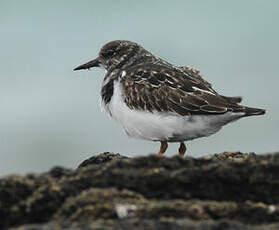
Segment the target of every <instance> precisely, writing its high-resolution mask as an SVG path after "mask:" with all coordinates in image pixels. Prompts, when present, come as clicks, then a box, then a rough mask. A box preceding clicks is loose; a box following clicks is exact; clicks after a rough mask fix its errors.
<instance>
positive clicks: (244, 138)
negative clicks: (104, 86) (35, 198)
mask: <svg viewBox="0 0 279 230" xmlns="http://www.w3.org/2000/svg"><path fill="white" fill-rule="evenodd" d="M278 28H279V1H277V0H268V1H264V0H246V1H243V0H237V1H236V0H234V1H221V0H219V1H217V0H210V1H209V0H208V1H203V0H192V1H183V0H181V1H159V0H157V1H148V0H141V1H114V0H111V1H93V0H92V1H70V0H64V1H63V0H61V1H54V0H48V1H42V0H41V1H39V0H28V1H20V0H18V1H15V0H1V1H0V63H1V64H0V66H1V68H0V175H6V174H11V173H26V172H43V171H46V170H48V169H50V168H51V167H53V166H55V165H61V166H66V167H71V168H74V167H76V166H77V165H78V164H79V163H81V162H82V161H83V160H85V159H87V158H89V157H90V156H92V155H94V154H97V153H101V152H106V151H114V152H119V153H121V154H124V155H127V156H137V155H147V154H150V153H155V152H157V151H158V149H159V143H153V142H147V141H140V140H134V139H130V138H128V137H127V136H126V134H125V133H124V131H123V130H122V128H121V127H120V126H119V125H118V124H116V123H115V122H114V121H112V120H111V119H110V118H109V117H108V115H107V114H105V113H104V112H101V110H100V105H99V92H100V87H101V83H102V80H103V77H104V72H103V70H97V69H96V70H92V71H80V72H73V71H72V69H73V68H74V67H76V66H77V65H79V64H82V63H84V62H86V61H89V60H91V59H93V58H95V57H96V56H97V53H98V51H99V48H100V47H101V46H102V45H103V44H105V43H106V42H108V41H111V40H116V39H125V40H131V41H135V42H138V43H139V44H141V45H143V46H144V47H145V48H146V49H148V50H150V51H151V52H153V53H154V54H156V55H157V56H159V57H161V58H164V59H166V60H167V61H169V62H171V63H174V64H177V65H189V66H193V67H195V68H198V69H200V70H201V73H202V74H203V76H204V77H205V79H206V80H208V81H209V82H211V83H212V84H213V86H214V88H215V89H216V90H217V91H219V92H220V93H222V94H225V95H230V96H233V95H235V96H238V95H240V96H243V98H244V100H243V104H245V105H249V106H251V107H259V108H265V109H267V115H265V116H258V117H249V118H244V119H242V120H240V121H238V122H236V123H233V124H230V125H228V126H226V127H224V128H223V129H222V130H221V131H220V132H219V133H217V134H215V135H214V136H211V137H209V138H201V139H197V140H194V141H191V142H188V143H187V147H188V152H187V154H188V155H189V156H193V157H197V156H202V155H205V154H209V153H219V152H223V151H238V150H240V151H243V152H256V153H266V152H273V151H278V150H279V143H278V142H279V141H278V128H279V106H278V104H279V102H278V99H279V97H278V83H279V80H278V79H279V71H278V68H279V67H278V65H279V29H278ZM177 148H178V144H170V146H169V149H168V152H167V153H166V155H167V156H172V155H174V154H176V153H177Z"/></svg>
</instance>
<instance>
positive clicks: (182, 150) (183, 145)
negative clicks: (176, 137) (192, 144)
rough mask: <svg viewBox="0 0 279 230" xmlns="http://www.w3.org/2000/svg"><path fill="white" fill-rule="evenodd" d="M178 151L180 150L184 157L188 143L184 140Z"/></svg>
mask: <svg viewBox="0 0 279 230" xmlns="http://www.w3.org/2000/svg"><path fill="white" fill-rule="evenodd" d="M178 152H179V155H180V156H181V157H183V156H184V154H185V153H186V145H185V144H184V143H183V142H181V143H180V147H179V149H178Z"/></svg>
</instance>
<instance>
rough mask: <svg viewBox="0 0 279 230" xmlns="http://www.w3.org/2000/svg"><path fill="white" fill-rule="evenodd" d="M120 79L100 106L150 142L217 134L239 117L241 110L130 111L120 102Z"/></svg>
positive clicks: (133, 135)
mask: <svg viewBox="0 0 279 230" xmlns="http://www.w3.org/2000/svg"><path fill="white" fill-rule="evenodd" d="M122 92H123V91H122V87H121V84H120V82H118V81H114V91H113V96H112V98H111V101H110V103H109V104H107V105H104V104H103V103H102V105H103V108H104V109H105V110H106V111H107V112H108V113H109V114H110V115H111V117H112V118H113V119H114V120H116V121H117V122H119V123H120V124H121V125H122V126H123V128H124V129H125V131H126V133H127V134H128V135H129V136H131V137H135V138H140V139H145V140H152V141H169V142H180V141H186V140H192V139H195V138H198V137H205V136H209V135H211V134H214V133H216V132H217V131H219V130H220V129H221V127H222V126H223V125H225V124H227V123H229V122H231V121H234V120H237V119H238V118H240V117H241V116H242V115H243V113H231V112H227V113H225V114H221V115H210V116H208V115H191V116H180V115H177V114H175V113H173V112H169V113H166V112H164V113H162V112H153V113H151V112H145V111H140V110H131V109H130V108H129V107H128V106H127V105H126V104H125V102H124V101H123V98H122Z"/></svg>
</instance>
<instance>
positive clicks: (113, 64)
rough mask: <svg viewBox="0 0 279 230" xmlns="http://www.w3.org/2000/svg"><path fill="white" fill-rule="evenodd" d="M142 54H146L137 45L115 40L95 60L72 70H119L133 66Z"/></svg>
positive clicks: (105, 46) (103, 48)
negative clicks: (102, 68)
mask: <svg viewBox="0 0 279 230" xmlns="http://www.w3.org/2000/svg"><path fill="white" fill-rule="evenodd" d="M143 53H148V52H147V51H146V50H144V49H143V48H142V47H141V46H139V45H138V44H137V43H134V42H130V41H125V40H116V41H112V42H109V43H107V44H105V45H104V46H103V47H102V48H101V50H100V52H99V56H98V57H97V58H96V59H94V60H92V61H89V62H87V63H85V64H82V65H80V66H78V67H76V68H75V69H74V70H81V69H90V68H92V67H104V68H105V69H106V70H112V69H114V68H119V69H121V68H123V67H125V66H128V65H130V64H134V63H135V62H136V61H137V60H139V58H140V56H142V54H143Z"/></svg>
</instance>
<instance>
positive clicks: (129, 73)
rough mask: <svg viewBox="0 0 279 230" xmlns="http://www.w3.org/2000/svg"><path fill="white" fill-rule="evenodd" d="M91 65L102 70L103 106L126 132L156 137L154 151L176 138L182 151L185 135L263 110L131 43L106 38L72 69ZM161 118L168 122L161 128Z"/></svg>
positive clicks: (205, 133) (206, 132) (211, 130)
mask: <svg viewBox="0 0 279 230" xmlns="http://www.w3.org/2000/svg"><path fill="white" fill-rule="evenodd" d="M91 67H104V68H105V69H106V70H107V73H106V76H105V78H104V81H103V85H102V90H101V97H102V102H103V104H104V107H105V109H106V110H107V111H108V112H109V113H110V115H111V116H112V117H114V118H115V120H117V121H119V122H120V123H121V124H122V126H123V127H124V128H125V130H126V133H128V134H129V135H130V136H135V137H139V138H142V139H148V140H155V141H161V148H160V151H159V153H158V155H159V156H161V155H162V154H163V153H164V152H165V151H166V149H167V147H168V145H167V142H169V141H176V142H177V141H179V142H181V143H180V147H179V154H180V155H182V156H183V155H184V153H185V152H186V146H185V145H184V143H183V142H184V141H185V140H191V139H194V138H198V137H203V136H209V135H211V134H213V133H215V132H217V131H219V130H220V129H221V127H222V126H223V125H225V124H227V123H229V122H232V121H235V120H237V119H239V118H241V117H245V116H252V115H261V114H264V113H265V110H263V109H257V108H250V107H247V106H243V105H240V104H239V103H240V102H241V100H242V98H241V97H227V96H223V95H220V94H218V93H217V92H216V91H215V90H214V89H213V88H212V86H211V84H210V83H208V82H207V81H206V80H204V79H203V78H202V76H201V74H200V71H198V70H196V69H193V68H191V67H187V66H180V67H179V66H175V65H172V64H170V63H168V62H166V61H164V60H162V59H161V58H158V57H156V56H154V55H153V54H151V53H150V52H149V51H147V50H145V49H144V48H143V47H141V46H140V45H138V44H136V43H134V42H130V41H124V40H117V41H112V42H109V43H107V44H106V45H104V46H103V47H102V48H101V50H100V52H99V56H98V58H96V59H94V60H92V61H90V62H88V63H86V64H83V65H81V66H78V67H77V68H75V70H80V69H89V68H91ZM116 85H117V87H116ZM115 87H116V89H115ZM115 90H116V92H117V93H115ZM115 94H116V95H117V97H116V98H117V99H115V97H113V96H114V95H115ZM113 98H114V102H113V103H112V102H111V101H112V99H113ZM144 112H147V113H144ZM161 115H162V116H161ZM166 117H167V118H166ZM165 123H167V124H168V125H169V126H168V127H163V126H164V124H165Z"/></svg>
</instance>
